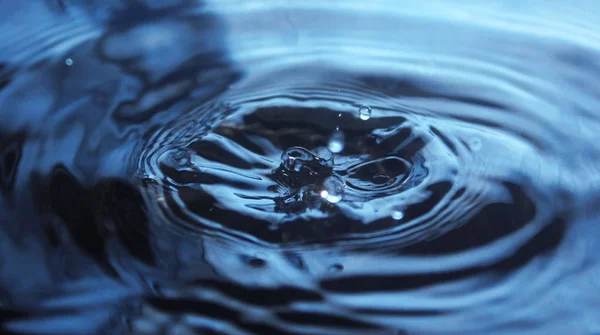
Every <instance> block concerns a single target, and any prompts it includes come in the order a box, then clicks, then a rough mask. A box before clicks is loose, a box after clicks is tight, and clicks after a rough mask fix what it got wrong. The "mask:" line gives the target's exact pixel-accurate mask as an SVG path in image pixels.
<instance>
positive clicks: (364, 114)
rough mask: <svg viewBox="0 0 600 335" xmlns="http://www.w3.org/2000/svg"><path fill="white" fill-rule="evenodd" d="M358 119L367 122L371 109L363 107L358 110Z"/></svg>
mask: <svg viewBox="0 0 600 335" xmlns="http://www.w3.org/2000/svg"><path fill="white" fill-rule="evenodd" d="M358 117H359V118H360V119H361V120H364V121H367V120H368V119H370V118H371V107H369V106H367V105H363V106H361V107H360V108H359V109H358Z"/></svg>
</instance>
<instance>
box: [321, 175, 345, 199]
mask: <svg viewBox="0 0 600 335" xmlns="http://www.w3.org/2000/svg"><path fill="white" fill-rule="evenodd" d="M320 194H321V197H322V198H323V199H325V200H327V201H328V202H330V203H332V204H335V203H338V202H340V201H341V200H342V198H343V194H344V182H343V181H342V180H341V179H340V178H339V177H336V176H332V177H328V178H327V179H325V181H323V189H322V190H321V193H320Z"/></svg>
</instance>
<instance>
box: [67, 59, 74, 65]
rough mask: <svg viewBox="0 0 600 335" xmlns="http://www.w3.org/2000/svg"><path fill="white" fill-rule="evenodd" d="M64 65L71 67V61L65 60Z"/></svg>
mask: <svg viewBox="0 0 600 335" xmlns="http://www.w3.org/2000/svg"><path fill="white" fill-rule="evenodd" d="M65 65H67V66H71V65H73V60H72V59H71V58H67V59H65Z"/></svg>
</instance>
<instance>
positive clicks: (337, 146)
mask: <svg viewBox="0 0 600 335" xmlns="http://www.w3.org/2000/svg"><path fill="white" fill-rule="evenodd" d="M327 148H328V149H329V151H331V152H333V153H334V154H337V153H340V152H342V150H344V133H342V132H341V131H340V130H336V131H334V132H333V134H331V137H330V138H329V142H328V143H327Z"/></svg>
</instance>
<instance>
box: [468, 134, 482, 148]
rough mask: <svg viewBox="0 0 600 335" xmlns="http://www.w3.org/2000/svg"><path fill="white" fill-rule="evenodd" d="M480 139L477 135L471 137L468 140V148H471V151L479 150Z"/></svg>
mask: <svg viewBox="0 0 600 335" xmlns="http://www.w3.org/2000/svg"><path fill="white" fill-rule="evenodd" d="M481 146H482V143H481V139H480V138H479V137H473V138H472V139H471V140H470V141H469V148H471V150H473V151H479V150H481Z"/></svg>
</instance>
